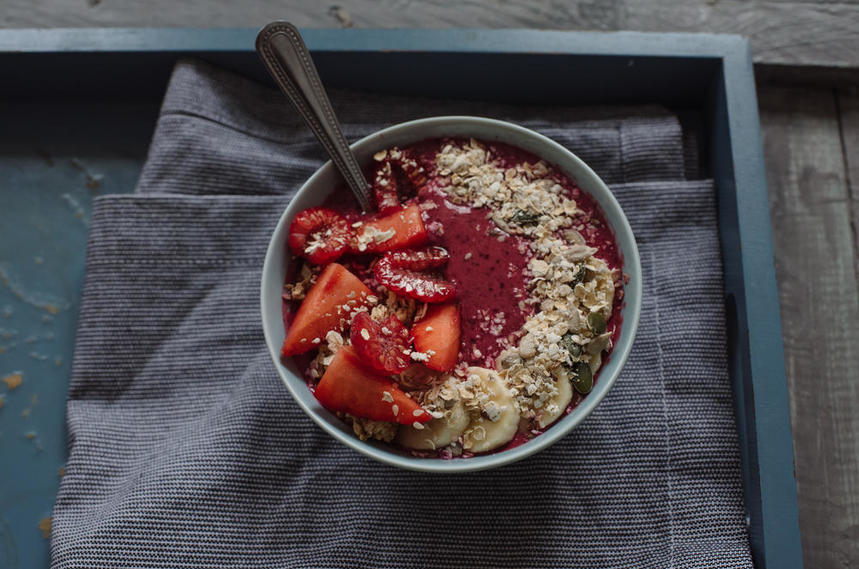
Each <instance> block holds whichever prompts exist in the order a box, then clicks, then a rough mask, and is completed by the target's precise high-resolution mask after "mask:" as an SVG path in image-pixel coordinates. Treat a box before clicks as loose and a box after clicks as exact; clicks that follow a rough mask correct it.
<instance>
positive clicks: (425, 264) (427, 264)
mask: <svg viewBox="0 0 859 569" xmlns="http://www.w3.org/2000/svg"><path fill="white" fill-rule="evenodd" d="M386 256H388V257H390V258H391V265H392V266H393V267H394V268H397V269H410V270H412V271H426V270H427V269H437V268H438V267H442V266H444V265H446V264H447V262H448V261H449V260H450V253H448V252H447V249H445V248H444V247H425V248H423V249H406V250H404V251H391V252H390V253H388V254H387V255H386Z"/></svg>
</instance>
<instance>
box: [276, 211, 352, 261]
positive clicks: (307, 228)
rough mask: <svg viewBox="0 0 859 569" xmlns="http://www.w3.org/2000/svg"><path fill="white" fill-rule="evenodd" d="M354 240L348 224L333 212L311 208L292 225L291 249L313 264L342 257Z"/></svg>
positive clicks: (299, 215) (290, 235) (296, 217)
mask: <svg viewBox="0 0 859 569" xmlns="http://www.w3.org/2000/svg"><path fill="white" fill-rule="evenodd" d="M351 238H352V231H351V230H350V228H349V223H348V222H347V221H346V220H345V219H344V218H343V216H341V215H340V214H339V213H337V212H336V211H334V210H330V209H326V208H323V207H312V208H310V209H306V210H304V211H302V212H300V213H299V214H298V215H296V216H295V219H293V220H292V224H291V225H290V226H289V249H290V251H292V252H293V254H295V255H297V256H299V257H304V258H305V259H307V260H308V261H310V262H311V263H314V264H317V265H324V264H325V263H330V262H331V261H334V260H336V259H337V258H339V257H340V255H342V254H343V253H344V252H345V251H346V249H347V247H348V246H349V241H350V240H351Z"/></svg>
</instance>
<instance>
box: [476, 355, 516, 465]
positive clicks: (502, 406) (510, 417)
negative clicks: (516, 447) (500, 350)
mask: <svg viewBox="0 0 859 569" xmlns="http://www.w3.org/2000/svg"><path fill="white" fill-rule="evenodd" d="M467 372H468V374H469V375H471V374H476V375H478V376H480V378H481V379H482V380H483V385H484V390H485V392H486V394H487V395H488V396H489V399H488V406H489V407H490V408H492V409H494V410H495V413H493V415H494V418H495V420H494V421H492V420H490V419H489V418H488V417H486V415H485V413H481V414H479V415H477V416H476V417H474V418H473V419H472V420H471V422H470V423H469V425H468V428H466V430H465V434H464V435H463V437H462V440H463V448H465V449H466V450H469V451H471V452H486V451H490V450H492V449H496V448H498V447H500V446H502V445H504V444H507V443H508V442H510V441H511V440H512V439H513V436H514V435H516V430H517V429H518V428H519V410H518V409H516V405H515V401H514V399H513V394H512V393H511V392H510V389H508V388H507V386H506V385H504V381H503V380H502V379H501V376H500V375H498V373H497V372H495V371H493V370H489V369H486V368H482V367H470V368H468V370H467ZM493 403H494V404H493ZM484 408H487V405H484Z"/></svg>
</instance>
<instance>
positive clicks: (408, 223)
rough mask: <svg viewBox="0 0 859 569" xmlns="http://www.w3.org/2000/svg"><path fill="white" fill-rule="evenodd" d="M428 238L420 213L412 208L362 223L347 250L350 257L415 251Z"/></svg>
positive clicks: (413, 205) (418, 209)
mask: <svg viewBox="0 0 859 569" xmlns="http://www.w3.org/2000/svg"><path fill="white" fill-rule="evenodd" d="M428 238H429V235H428V234H427V230H426V227H424V222H423V219H422V218H421V210H420V208H419V207H418V206H417V205H415V204H412V205H410V206H408V207H405V208H402V209H399V210H396V211H394V212H393V213H391V214H388V215H386V216H384V217H380V218H377V219H373V220H370V221H365V222H364V223H363V224H362V225H361V226H360V227H359V228H358V229H357V232H356V235H355V236H354V238H353V239H352V242H351V243H350V245H349V246H350V249H351V251H352V252H353V253H383V252H385V251H394V250H396V249H405V248H407V247H418V246H420V245H423V244H424V243H426V241H427V239H428Z"/></svg>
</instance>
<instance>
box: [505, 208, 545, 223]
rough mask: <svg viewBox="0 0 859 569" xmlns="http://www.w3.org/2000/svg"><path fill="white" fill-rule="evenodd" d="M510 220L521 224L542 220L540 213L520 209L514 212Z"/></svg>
mask: <svg viewBox="0 0 859 569" xmlns="http://www.w3.org/2000/svg"><path fill="white" fill-rule="evenodd" d="M510 221H512V222H513V223H517V224H519V225H534V224H536V223H537V222H539V221H540V214H539V213H534V212H531V211H525V210H522V209H520V210H519V211H517V212H516V213H514V214H513V217H512V218H510Z"/></svg>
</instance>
